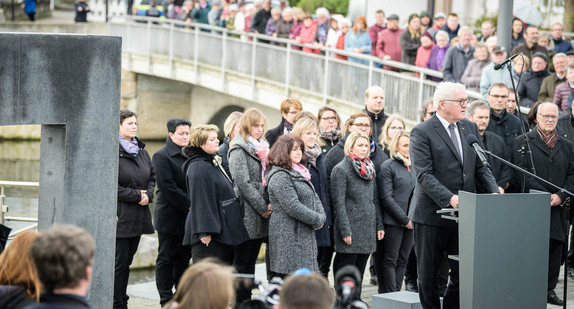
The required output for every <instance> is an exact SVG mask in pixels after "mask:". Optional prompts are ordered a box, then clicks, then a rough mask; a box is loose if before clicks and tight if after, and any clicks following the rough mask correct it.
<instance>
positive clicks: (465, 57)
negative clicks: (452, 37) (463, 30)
mask: <svg viewBox="0 0 574 309" xmlns="http://www.w3.org/2000/svg"><path fill="white" fill-rule="evenodd" d="M473 54H474V47H472V46H470V47H469V48H468V50H464V48H463V47H462V45H461V44H460V43H459V44H456V46H454V47H452V48H449V49H448V50H447V52H446V55H445V57H444V65H443V70H442V74H443V78H444V80H445V81H446V82H453V83H461V82H462V81H461V78H462V74H463V73H464V70H465V69H466V66H467V64H468V62H469V61H470V60H472V59H473V58H474V56H473Z"/></svg>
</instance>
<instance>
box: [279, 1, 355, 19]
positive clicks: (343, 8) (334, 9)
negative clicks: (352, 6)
mask: <svg viewBox="0 0 574 309" xmlns="http://www.w3.org/2000/svg"><path fill="white" fill-rule="evenodd" d="M289 3H293V1H290V2H289ZM297 6H298V7H300V8H302V9H303V11H305V12H306V13H310V14H314V13H315V10H316V9H317V8H319V7H324V8H326V9H327V10H329V13H330V14H341V15H343V16H346V15H347V11H348V10H349V0H299V3H297Z"/></svg>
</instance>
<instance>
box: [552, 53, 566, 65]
mask: <svg viewBox="0 0 574 309" xmlns="http://www.w3.org/2000/svg"><path fill="white" fill-rule="evenodd" d="M556 58H565V59H567V58H568V56H567V55H566V54H565V53H557V54H556V55H554V57H552V62H553V63H554V60H555V59H556Z"/></svg>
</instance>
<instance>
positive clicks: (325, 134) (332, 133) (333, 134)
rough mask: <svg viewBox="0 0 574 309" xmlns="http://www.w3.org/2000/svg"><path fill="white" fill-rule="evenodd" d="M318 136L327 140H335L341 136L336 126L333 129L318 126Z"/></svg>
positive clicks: (339, 129)
mask: <svg viewBox="0 0 574 309" xmlns="http://www.w3.org/2000/svg"><path fill="white" fill-rule="evenodd" d="M319 137H320V138H322V139H324V140H327V141H332V142H333V141H336V140H338V139H339V138H340V137H341V128H336V129H335V130H325V129H323V128H319Z"/></svg>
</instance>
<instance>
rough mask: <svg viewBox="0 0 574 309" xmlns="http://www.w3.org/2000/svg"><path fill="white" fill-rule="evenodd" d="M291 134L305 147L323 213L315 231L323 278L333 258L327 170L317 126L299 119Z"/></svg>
mask: <svg viewBox="0 0 574 309" xmlns="http://www.w3.org/2000/svg"><path fill="white" fill-rule="evenodd" d="M291 134H293V135H296V136H299V137H300V138H301V140H302V141H303V144H304V146H305V151H304V153H305V157H306V158H307V166H306V167H307V169H308V170H309V173H310V174H311V183H312V184H313V188H314V189H315V192H316V193H317V195H318V196H319V199H320V200H321V205H322V206H323V211H324V212H325V216H326V219H325V224H324V225H323V227H322V228H321V229H319V230H317V231H315V239H316V240H317V247H318V255H317V262H318V263H319V270H320V272H321V275H323V276H325V278H326V277H327V276H328V274H329V267H331V259H332V258H333V250H334V248H333V244H332V240H331V239H332V238H333V233H332V230H333V229H332V228H331V224H332V223H331V200H330V199H329V184H328V183H327V169H326V168H325V163H324V162H323V158H324V155H323V151H322V149H321V147H320V146H319V144H318V143H317V136H318V134H319V126H318V125H317V122H315V121H313V120H312V119H301V120H299V121H297V122H296V123H295V126H294V127H293V132H291Z"/></svg>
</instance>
